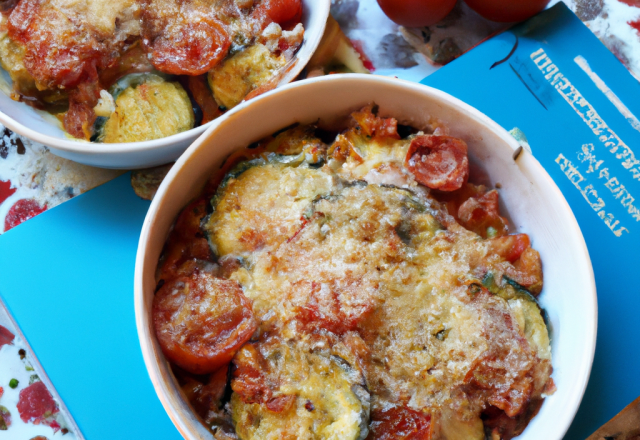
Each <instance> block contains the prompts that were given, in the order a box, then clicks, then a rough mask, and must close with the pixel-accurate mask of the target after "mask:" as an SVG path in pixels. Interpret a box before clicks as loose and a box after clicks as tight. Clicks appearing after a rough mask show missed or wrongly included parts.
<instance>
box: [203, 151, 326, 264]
mask: <svg viewBox="0 0 640 440" xmlns="http://www.w3.org/2000/svg"><path fill="white" fill-rule="evenodd" d="M305 160H306V156H305V154H304V153H300V154H298V155H290V156H284V155H279V154H275V153H269V154H267V155H264V156H262V157H260V158H257V159H253V160H251V161H246V162H242V163H240V164H238V165H237V166H236V167H235V168H234V169H233V170H232V171H231V172H229V173H228V174H227V176H226V177H225V179H224V180H223V182H222V183H221V184H220V186H219V188H218V191H217V193H216V195H215V196H214V197H213V199H212V201H211V205H212V207H213V212H212V214H211V215H209V216H208V217H205V219H204V220H203V223H202V229H203V231H204V233H205V234H206V236H207V238H208V240H209V244H210V246H211V249H212V251H213V253H214V254H215V255H217V256H219V257H222V256H224V255H227V254H234V255H236V256H248V255H249V254H250V253H252V252H254V251H256V250H259V249H262V248H264V247H270V246H273V245H277V244H279V243H282V242H283V241H284V240H286V239H288V238H289V237H291V236H293V234H294V233H295V232H296V231H297V230H298V229H299V228H300V227H301V225H302V223H301V220H300V218H301V217H302V214H303V212H304V210H305V209H306V208H307V207H308V205H309V204H310V203H311V201H313V200H314V198H315V197H316V196H318V195H320V194H327V193H329V192H330V191H331V188H332V179H331V176H329V175H327V174H325V173H323V172H321V171H319V170H316V169H314V168H312V167H310V166H309V165H308V164H306V163H305ZM245 254H246V255H245Z"/></svg>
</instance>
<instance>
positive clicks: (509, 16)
mask: <svg viewBox="0 0 640 440" xmlns="http://www.w3.org/2000/svg"><path fill="white" fill-rule="evenodd" d="M465 1H466V2H467V5H469V7H470V8H471V9H473V10H474V11H476V12H477V13H478V14H480V15H482V16H483V17H484V18H486V19H487V20H492V21H499V22H503V23H504V22H510V21H522V20H526V19H527V18H531V17H533V16H534V15H536V14H537V13H538V12H540V11H542V10H543V9H544V8H546V7H547V5H548V4H549V0H465Z"/></svg>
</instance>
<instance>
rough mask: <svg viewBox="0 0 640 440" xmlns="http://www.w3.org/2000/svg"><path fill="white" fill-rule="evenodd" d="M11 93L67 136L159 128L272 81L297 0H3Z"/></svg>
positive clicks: (113, 135) (138, 135)
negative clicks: (55, 123)
mask: <svg viewBox="0 0 640 440" xmlns="http://www.w3.org/2000/svg"><path fill="white" fill-rule="evenodd" d="M0 11H1V14H0V65H1V66H2V68H3V69H4V70H5V71H6V72H8V74H9V76H10V77H11V80H12V81H13V92H12V95H11V97H12V98H13V99H15V100H19V101H22V102H25V103H27V104H29V105H31V106H33V107H35V108H37V109H40V110H45V111H48V112H49V113H51V114H53V115H55V116H56V117H57V118H58V119H59V120H60V121H61V122H62V125H63V126H64V129H65V130H66V132H67V133H68V134H69V135H71V136H72V137H75V138H78V139H84V140H87V141H88V140H91V141H95V142H107V143H113V142H136V141H146V140H152V139H159V138H162V137H165V136H170V135H173V134H176V133H180V132H183V131H186V130H189V129H191V128H193V127H195V126H199V125H201V124H205V123H207V122H209V121H211V120H213V119H215V118H216V117H218V116H219V115H220V114H222V113H223V112H224V111H226V110H227V109H230V108H232V107H234V106H235V105H237V104H238V103H240V102H241V101H242V100H244V99H249V98H250V97H252V96H256V95H258V94H260V93H262V92H264V91H266V90H269V89H271V88H274V87H275V86H276V85H277V83H278V82H279V80H280V78H281V77H282V75H283V74H284V73H286V71H287V69H288V68H289V66H291V64H292V63H293V62H295V60H294V55H295V53H296V51H297V50H298V48H299V47H300V45H301V44H302V41H303V37H304V28H303V26H302V24H301V23H300V20H301V17H302V3H301V0H83V1H76V0H7V1H2V2H1V4H0Z"/></svg>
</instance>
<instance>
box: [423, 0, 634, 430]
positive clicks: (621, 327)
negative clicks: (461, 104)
mask: <svg viewBox="0 0 640 440" xmlns="http://www.w3.org/2000/svg"><path fill="white" fill-rule="evenodd" d="M422 82H423V83H424V84H427V85H430V86H432V87H436V88H439V89H441V90H444V91H445V92H448V93H450V94H452V95H454V96H455V97H457V98H459V99H461V100H463V101H465V102H467V103H469V104H470V105H472V106H474V107H476V108H478V109H479V110H480V111H482V112H484V113H485V114H487V115H488V116H489V117H490V118H492V119H494V120H495V121H496V122H497V123H498V124H500V125H502V127H504V128H505V129H507V130H511V129H513V128H518V129H519V130H516V131H515V132H516V136H518V135H519V136H522V134H524V136H526V139H527V140H528V143H529V145H530V147H531V150H532V153H533V155H534V156H535V157H536V158H537V159H538V161H540V163H541V164H542V166H543V167H544V168H545V169H546V170H547V172H548V173H549V174H550V175H551V177H552V178H553V180H554V181H555V183H556V184H557V185H558V187H559V188H560V190H561V191H562V193H563V194H564V196H565V197H566V199H567V201H568V202H569V204H570V205H571V208H572V209H573V212H574V214H575V216H576V218H577V220H578V223H579V224H580V228H581V229H582V233H583V234H584V237H585V241H586V243H587V246H588V248H589V254H590V256H591V261H592V263H593V269H594V273H595V278H596V287H597V291H598V315H599V322H598V339H597V345H596V354H595V360H594V363H593V369H592V372H591V378H590V381H589V385H588V387H587V390H586V393H585V396H584V399H583V402H582V405H581V407H580V409H579V411H578V414H577V415H576V418H575V420H574V423H573V425H572V426H571V428H570V430H569V432H568V433H567V435H566V436H565V439H571V440H574V439H575V440H582V439H584V438H586V437H588V436H589V435H590V434H591V433H593V431H595V430H596V429H597V428H598V427H599V426H601V425H602V424H604V423H605V422H607V421H608V420H609V419H610V418H612V417H613V416H615V415H616V414H617V413H618V412H619V411H621V410H622V409H623V408H624V407H625V406H626V405H628V404H629V403H631V402H632V401H633V400H634V399H636V398H637V397H638V396H640V350H638V341H640V318H639V317H638V313H639V312H640V287H639V285H638V284H636V282H635V276H636V271H637V270H638V263H639V262H640V260H639V259H638V258H637V252H638V249H640V122H639V121H638V116H640V83H638V81H636V80H635V79H634V78H633V77H632V76H631V74H630V73H629V72H628V71H627V70H626V69H625V67H624V66H623V65H622V64H621V63H620V62H619V61H618V60H617V59H616V58H615V56H614V55H613V54H612V53H611V52H609V50H608V49H607V48H606V47H605V46H604V45H603V44H602V43H601V42H600V41H599V40H598V39H597V38H596V37H595V36H594V35H593V34H592V33H591V31H589V29H588V28H587V27H586V26H585V25H584V24H583V23H582V22H581V21H580V20H579V19H578V18H577V17H576V16H575V15H574V14H573V13H572V12H571V11H570V10H569V9H568V8H567V7H566V6H565V5H564V4H563V3H559V4H557V5H556V6H554V7H553V8H551V9H549V10H547V11H545V12H543V13H541V14H540V15H538V16H537V17H534V18H533V19H531V20H529V21H527V22H525V23H522V24H520V25H518V26H516V27H514V28H512V29H511V30H509V31H507V32H504V33H502V34H500V35H498V36H496V37H494V38H492V39H490V40H488V41H486V42H484V43H483V44H481V45H480V46H478V47H476V48H475V49H473V50H471V51H470V52H468V53H467V54H465V55H463V56H462V57H460V58H459V59H457V60H456V61H454V62H453V63H451V64H449V65H447V66H445V67H443V68H442V69H440V70H439V71H437V72H436V73H434V74H433V75H431V76H429V77H427V78H425V79H424V80H423V81H422Z"/></svg>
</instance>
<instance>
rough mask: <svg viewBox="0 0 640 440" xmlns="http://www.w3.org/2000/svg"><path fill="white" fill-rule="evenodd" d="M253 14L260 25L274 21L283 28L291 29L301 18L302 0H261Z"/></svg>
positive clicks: (265, 25)
mask: <svg viewBox="0 0 640 440" xmlns="http://www.w3.org/2000/svg"><path fill="white" fill-rule="evenodd" d="M254 16H255V17H257V18H258V19H259V20H260V21H261V23H262V27H263V28H264V27H267V26H268V25H269V23H272V22H275V23H278V24H279V25H280V26H282V27H283V28H284V29H292V28H293V27H295V25H296V24H298V23H300V20H301V19H302V2H301V1H300V0H263V2H262V3H260V5H258V7H257V8H256V10H255V12H254Z"/></svg>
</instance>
